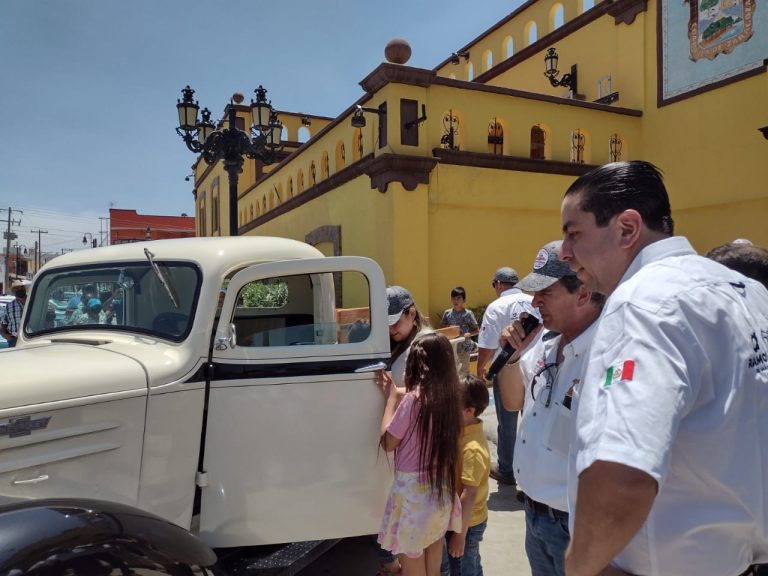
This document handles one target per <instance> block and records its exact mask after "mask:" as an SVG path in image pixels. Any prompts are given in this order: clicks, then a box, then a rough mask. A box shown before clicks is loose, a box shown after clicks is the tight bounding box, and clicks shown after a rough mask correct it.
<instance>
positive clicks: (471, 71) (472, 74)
mask: <svg viewBox="0 0 768 576" xmlns="http://www.w3.org/2000/svg"><path fill="white" fill-rule="evenodd" d="M474 78H475V67H474V66H473V65H472V62H467V80H468V81H469V82H471V81H472V80H473V79H474Z"/></svg>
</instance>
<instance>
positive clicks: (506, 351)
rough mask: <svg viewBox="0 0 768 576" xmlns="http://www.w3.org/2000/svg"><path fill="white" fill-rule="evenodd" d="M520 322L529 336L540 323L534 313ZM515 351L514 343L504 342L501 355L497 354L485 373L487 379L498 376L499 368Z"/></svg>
mask: <svg viewBox="0 0 768 576" xmlns="http://www.w3.org/2000/svg"><path fill="white" fill-rule="evenodd" d="M520 323H521V324H522V325H523V330H524V331H525V335H526V336H528V334H530V333H531V332H532V331H533V329H534V328H536V326H538V325H539V319H538V318H536V316H534V315H533V314H529V315H528V316H526V317H525V318H523V319H522V320H520ZM514 353H515V349H514V348H513V347H512V344H510V343H509V342H507V343H506V344H504V347H503V348H502V349H501V352H499V355H498V356H496V359H495V360H494V361H493V363H492V364H491V367H490V368H488V371H487V372H486V373H485V378H486V380H493V379H494V378H495V377H496V374H498V373H499V370H501V368H502V367H503V366H504V364H506V363H507V362H508V361H509V359H510V357H511V356H512V354H514Z"/></svg>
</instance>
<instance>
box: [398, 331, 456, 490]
mask: <svg viewBox="0 0 768 576" xmlns="http://www.w3.org/2000/svg"><path fill="white" fill-rule="evenodd" d="M405 388H406V389H407V390H408V391H409V392H410V391H413V390H417V389H418V391H419V410H418V413H417V416H416V433H417V434H418V439H419V444H420V445H419V464H420V468H421V470H422V471H423V472H424V473H425V475H426V476H427V479H428V482H429V486H430V488H431V489H432V492H433V493H434V494H435V495H436V496H437V497H438V498H439V499H441V500H442V499H444V498H445V497H446V496H451V497H452V496H453V494H455V493H456V466H457V461H458V454H459V440H460V436H461V406H460V404H461V394H460V392H459V378H458V373H457V372H456V361H455V359H454V354H453V348H452V346H451V343H450V342H449V341H448V338H446V337H445V336H443V335H442V334H437V333H428V334H424V335H423V336H420V337H419V338H417V339H416V340H414V341H413V343H412V344H411V350H410V352H409V353H408V359H407V360H406V363H405Z"/></svg>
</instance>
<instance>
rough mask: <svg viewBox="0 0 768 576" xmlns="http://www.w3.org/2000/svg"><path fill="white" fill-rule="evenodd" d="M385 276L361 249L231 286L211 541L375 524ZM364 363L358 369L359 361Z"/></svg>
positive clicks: (208, 460) (218, 372)
mask: <svg viewBox="0 0 768 576" xmlns="http://www.w3.org/2000/svg"><path fill="white" fill-rule="evenodd" d="M386 318H387V312H386V293H385V283H384V276H383V274H382V272H381V269H380V268H379V266H378V265H377V264H376V263H375V262H373V261H372V260H369V259H366V258H357V257H338V258H318V259H303V260H291V261H282V262H270V263H266V264H259V265H255V266H251V267H249V268H246V269H244V270H242V271H240V272H238V273H237V274H236V275H235V276H234V277H233V278H232V280H231V281H230V283H229V285H228V287H227V293H226V297H225V299H224V304H223V308H222V313H221V319H220V322H219V325H218V327H217V330H216V335H215V340H214V350H213V355H212V370H211V380H210V385H209V386H210V390H209V392H210V393H209V402H208V417H207V431H206V436H205V453H204V469H205V475H204V478H205V482H204V483H205V484H207V485H206V486H205V487H204V488H203V489H202V501H201V513H200V535H201V536H202V537H203V538H204V540H205V541H206V542H207V543H209V544H210V545H211V546H214V547H230V546H245V545H257V544H274V543H282V542H295V541H303V540H318V539H328V538H340V537H346V536H354V535H361V534H371V533H375V532H376V531H377V530H378V525H379V522H380V520H381V514H382V511H383V508H384V503H385V501H386V495H387V491H388V489H389V486H390V484H391V479H392V466H391V461H390V460H389V459H388V457H387V456H386V454H385V453H384V452H383V451H381V450H380V449H379V447H378V442H379V427H380V423H381V416H382V413H383V409H384V398H383V396H382V394H381V392H380V390H379V389H378V387H377V386H376V382H375V374H374V372H372V371H365V369H366V368H370V367H371V366H372V365H374V364H376V363H379V362H381V361H386V360H387V359H388V358H389V334H388V328H387V322H386ZM360 369H362V371H361V370H360Z"/></svg>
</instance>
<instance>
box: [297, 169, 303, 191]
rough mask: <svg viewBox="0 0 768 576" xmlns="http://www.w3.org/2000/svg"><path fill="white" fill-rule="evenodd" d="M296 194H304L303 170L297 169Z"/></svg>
mask: <svg viewBox="0 0 768 576" xmlns="http://www.w3.org/2000/svg"><path fill="white" fill-rule="evenodd" d="M296 192H297V193H298V194H301V193H302V192H304V170H302V169H301V168H299V173H298V174H297V175H296Z"/></svg>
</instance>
